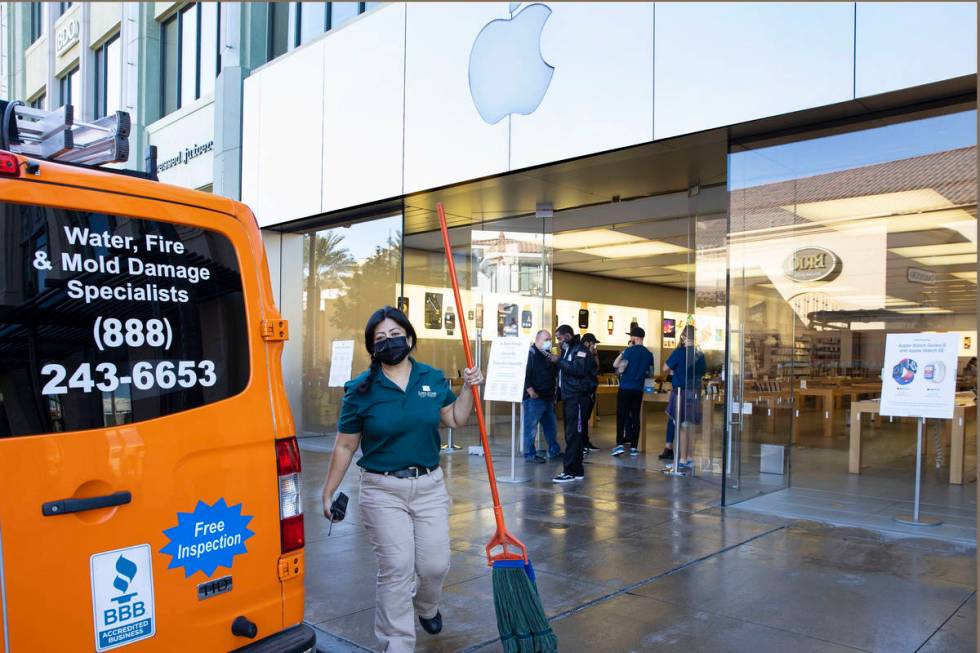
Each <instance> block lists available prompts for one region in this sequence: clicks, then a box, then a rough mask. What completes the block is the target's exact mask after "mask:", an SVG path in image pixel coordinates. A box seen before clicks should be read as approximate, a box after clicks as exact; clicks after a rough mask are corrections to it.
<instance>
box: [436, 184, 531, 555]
mask: <svg viewBox="0 0 980 653" xmlns="http://www.w3.org/2000/svg"><path fill="white" fill-rule="evenodd" d="M436 212H437V213H438V214H439V228H440V229H441V230H442V246H443V248H444V249H445V250H446V263H448V265H449V278H450V280H452V284H453V297H455V298H456V313H457V314H458V315H459V332H460V337H461V338H462V339H463V352H464V353H465V354H466V367H469V368H473V367H475V365H474V364H473V352H472V351H470V337H469V334H468V333H467V332H466V312H465V311H464V310H463V300H462V298H461V297H460V296H459V281H458V280H457V279H456V263H455V262H454V261H453V249H452V246H451V245H450V243H449V228H448V227H447V226H446V210H445V208H444V207H443V205H442V202H439V203H438V204H436ZM470 390H471V391H472V392H473V405H474V407H475V408H476V421H477V424H478V425H479V427H480V444H482V445H483V457H484V458H485V459H486V463H487V476H488V477H489V479H490V494H491V495H493V516H494V519H495V520H496V521H497V532H496V533H495V534H494V536H493V538H491V540H490V542H489V543H488V544H487V546H486V550H487V561H488V563H489V564H493V562H494V560H524V562H527V547H525V546H524V544H523V543H522V542H521V541H520V540H518V539H517V538H515V537H514V536H513V535H511V534H510V533H508V532H507V527H506V526H505V525H504V511H503V508H502V507H501V506H500V494H499V493H498V492H497V475H496V474H495V473H494V471H493V458H491V456H490V441H489V439H488V438H487V423H486V420H485V419H484V418H483V404H482V403H481V401H480V390H479V388H477V387H476V386H472V387H471V388H470ZM497 550H499V552H496V553H495V551H497Z"/></svg>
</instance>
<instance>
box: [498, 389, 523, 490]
mask: <svg viewBox="0 0 980 653" xmlns="http://www.w3.org/2000/svg"><path fill="white" fill-rule="evenodd" d="M516 421H517V407H516V405H515V404H514V403H513V402H512V403H511V404H510V477H507V478H499V479H497V480H498V481H500V482H501V483H526V482H528V481H529V480H531V479H528V478H524V477H521V476H518V475H517V426H516Z"/></svg>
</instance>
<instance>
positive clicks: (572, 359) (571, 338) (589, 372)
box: [552, 324, 596, 483]
mask: <svg viewBox="0 0 980 653" xmlns="http://www.w3.org/2000/svg"><path fill="white" fill-rule="evenodd" d="M555 337H556V339H557V340H558V342H560V343H561V347H562V354H561V357H558V356H552V358H553V359H554V360H556V361H557V362H558V391H559V392H560V393H561V400H562V410H563V411H564V414H565V460H564V471H563V472H562V473H561V474H559V475H558V476H556V477H555V478H553V479H552V480H553V481H554V482H555V483H569V482H571V481H578V480H581V479H583V478H585V467H584V466H583V465H582V453H583V448H584V446H585V424H586V423H587V421H588V415H589V411H590V410H591V409H592V396H591V395H592V384H593V379H594V377H595V369H596V362H595V357H594V356H593V355H592V352H591V351H589V349H588V348H587V347H586V346H585V345H583V344H582V341H581V339H580V338H579V337H578V336H577V335H575V332H574V331H573V330H572V327H570V326H568V325H567V324H563V325H561V326H560V327H558V329H557V330H555Z"/></svg>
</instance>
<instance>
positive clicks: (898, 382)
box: [881, 333, 960, 419]
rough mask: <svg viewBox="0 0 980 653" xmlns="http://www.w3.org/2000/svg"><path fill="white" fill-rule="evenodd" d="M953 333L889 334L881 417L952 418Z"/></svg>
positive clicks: (956, 347)
mask: <svg viewBox="0 0 980 653" xmlns="http://www.w3.org/2000/svg"><path fill="white" fill-rule="evenodd" d="M959 340H960V339H959V334H956V333H889V334H888V335H887V336H886V339H885V366H884V368H883V369H882V371H881V414H882V415H886V416H892V417H927V418H936V419H952V418H953V402H954V399H955V395H956V362H957V361H956V356H957V352H958V351H959Z"/></svg>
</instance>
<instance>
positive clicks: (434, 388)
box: [337, 359, 456, 472]
mask: <svg viewBox="0 0 980 653" xmlns="http://www.w3.org/2000/svg"><path fill="white" fill-rule="evenodd" d="M409 360H411V361H412V373H411V374H410V375H409V377H408V386H406V388H405V390H402V389H401V388H399V387H398V386H397V385H395V384H394V383H393V382H392V381H391V380H390V379H389V378H388V377H386V376H385V375H384V373H383V372H381V371H379V372H378V373H377V374H376V375H375V376H374V378H373V379H371V385H370V387H369V388H368V389H367V391H365V392H358V390H357V388H358V386H360V385H361V383H363V382H364V380H365V379H366V378H367V377H368V375H369V374H370V370H369V371H366V372H363V373H361V374H359V375H358V376H357V377H355V378H354V379H351V380H350V381H348V382H347V383H346V384H344V402H343V404H342V405H341V408H340V419H339V420H338V422H337V430H338V431H340V432H341V433H360V434H361V452H362V454H363V455H362V456H361V459H360V460H358V461H357V464H358V465H360V466H361V467H363V468H364V469H369V470H371V471H374V472H393V471H396V470H399V469H405V468H406V467H411V466H413V465H414V466H425V467H429V468H432V467H436V466H438V465H439V445H440V438H439V424H440V423H441V421H442V420H441V415H440V411H441V410H442V409H443V407H445V406H448V405H449V404H451V403H453V402H454V401H456V395H455V394H454V393H453V390H452V387H451V386H450V385H449V381H448V380H446V377H445V375H444V374H443V373H442V371H441V370H437V369H435V368H434V367H430V366H428V365H426V364H425V363H419V362H418V361H416V360H415V359H409Z"/></svg>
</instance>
